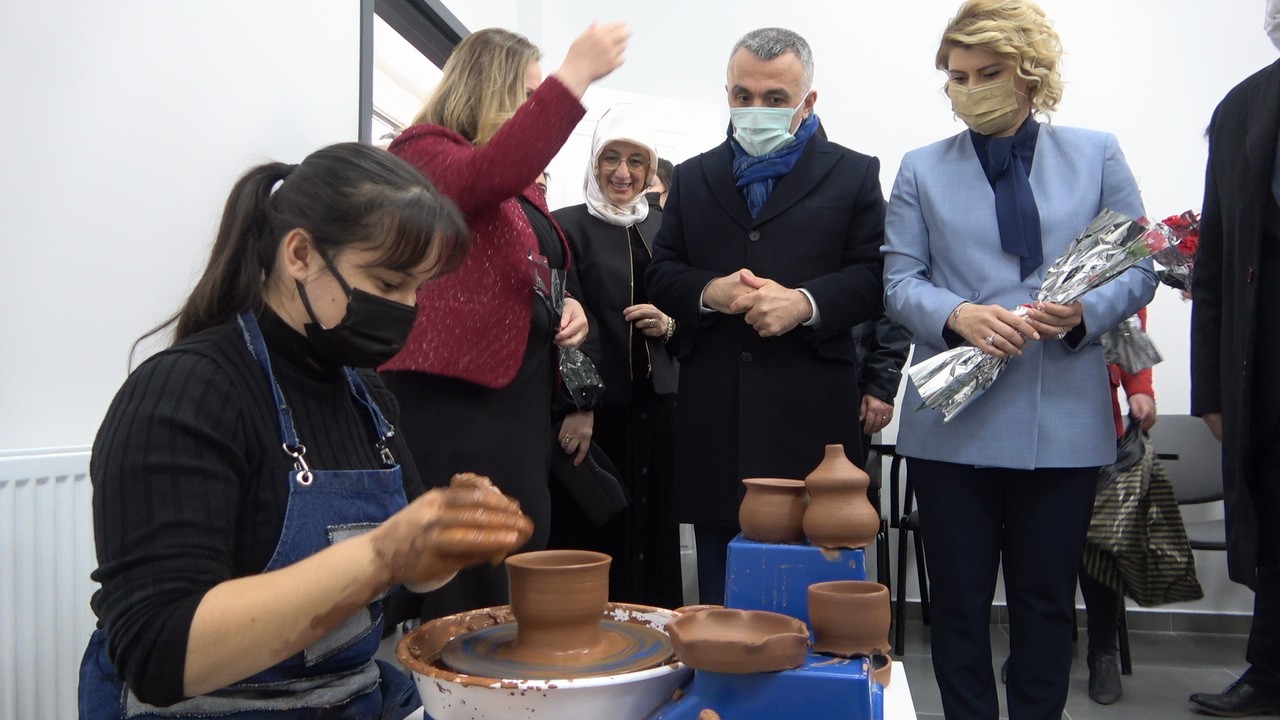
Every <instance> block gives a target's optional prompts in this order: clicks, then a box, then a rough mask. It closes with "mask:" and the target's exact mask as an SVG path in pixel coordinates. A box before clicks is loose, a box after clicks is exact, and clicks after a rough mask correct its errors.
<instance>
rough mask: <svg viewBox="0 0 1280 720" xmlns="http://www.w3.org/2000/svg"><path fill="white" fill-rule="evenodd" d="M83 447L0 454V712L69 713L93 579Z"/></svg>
mask: <svg viewBox="0 0 1280 720" xmlns="http://www.w3.org/2000/svg"><path fill="white" fill-rule="evenodd" d="M92 499H93V491H92V488H91V487H90V484H89V451H88V450H87V449H80V448H73V449H66V450H55V451H48V452H45V451H18V452H4V453H0V718H15V719H16V718H32V719H34V720H46V719H48V720H63V719H64V718H75V717H76V716H77V708H76V686H77V679H78V674H79V668H80V656H81V654H82V653H83V652H84V647H85V643H86V642H87V641H88V639H89V634H90V633H91V632H93V627H94V622H95V621H94V616H93V611H92V610H90V609H89V597H90V596H91V595H92V594H93V591H94V589H95V588H96V584H95V583H93V582H91V581H90V580H89V573H91V572H92V571H93V569H94V568H95V567H97V561H96V558H95V554H94V546H93V512H92Z"/></svg>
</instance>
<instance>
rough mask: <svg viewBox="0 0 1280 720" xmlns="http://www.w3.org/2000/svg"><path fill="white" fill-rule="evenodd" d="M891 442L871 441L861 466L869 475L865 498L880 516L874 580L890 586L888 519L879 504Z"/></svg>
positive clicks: (891, 449) (891, 448)
mask: <svg viewBox="0 0 1280 720" xmlns="http://www.w3.org/2000/svg"><path fill="white" fill-rule="evenodd" d="M893 452H894V446H893V445H892V444H882V443H871V444H870V445H868V446H867V460H866V467H865V468H863V469H864V470H866V471H867V474H868V475H870V476H871V482H870V483H869V484H868V485H867V498H868V499H869V500H870V501H871V505H872V507H874V508H875V509H876V514H877V515H879V516H880V529H879V531H877V532H876V582H878V583H880V584H881V585H884V586H885V587H891V585H890V583H891V580H890V575H891V573H890V572H889V521H888V520H886V519H885V516H884V509H883V506H882V505H881V504H880V491H881V487H882V485H883V479H882V477H883V475H884V458H885V457H886V456H892V455H893Z"/></svg>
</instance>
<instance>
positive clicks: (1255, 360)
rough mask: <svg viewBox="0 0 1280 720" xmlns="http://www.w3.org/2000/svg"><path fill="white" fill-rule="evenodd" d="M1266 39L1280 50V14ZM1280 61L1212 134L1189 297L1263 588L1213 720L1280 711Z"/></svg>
mask: <svg viewBox="0 0 1280 720" xmlns="http://www.w3.org/2000/svg"><path fill="white" fill-rule="evenodd" d="M1278 4H1280V3H1276V2H1270V3H1268V7H1267V29H1268V34H1269V35H1271V36H1272V42H1275V43H1276V45H1277V47H1280V42H1278V40H1280V27H1278V25H1280V22H1277V21H1278V20H1280V18H1278V16H1280V11H1278V8H1277V5H1278ZM1278 135H1280V61H1277V62H1275V63H1273V64H1271V65H1270V66H1269V67H1266V68H1264V69H1263V70H1260V71H1258V72H1257V73H1254V74H1253V75H1251V76H1249V77H1248V78H1246V79H1245V80H1244V81H1243V82H1241V83H1240V84H1239V85H1237V86H1235V88H1233V89H1232V90H1231V91H1230V92H1229V93H1227V96H1226V97H1225V98H1224V99H1223V100H1222V102H1221V103H1220V104H1219V105H1218V107H1217V109H1216V110H1215V111H1214V113H1213V120H1212V121H1211V122H1210V124H1209V162H1208V168H1207V170H1206V171H1205V188H1204V207H1203V214H1202V215H1201V218H1200V243H1199V246H1198V248H1197V252H1196V265H1195V273H1194V274H1193V275H1192V284H1191V292H1192V296H1193V297H1194V301H1193V302H1192V304H1191V413H1192V414H1193V415H1198V416H1200V417H1202V418H1204V421H1205V423H1206V424H1207V425H1208V426H1209V429H1210V430H1212V431H1213V434H1214V436H1215V437H1217V438H1218V439H1219V440H1221V441H1222V479H1223V485H1224V490H1225V492H1226V520H1227V572H1228V575H1229V576H1230V577H1231V579H1232V580H1234V581H1235V582H1238V583H1242V584H1244V585H1247V586H1249V587H1250V588H1252V589H1253V591H1254V593H1255V595H1254V606H1253V624H1252V627H1251V628H1250V630H1249V643H1248V646H1247V648H1246V650H1245V659H1246V660H1248V661H1249V669H1248V670H1246V671H1245V673H1244V674H1243V675H1241V676H1240V678H1239V679H1238V680H1236V681H1235V682H1234V683H1232V684H1231V685H1230V686H1228V687H1227V689H1226V690H1224V691H1223V692H1221V693H1195V694H1194V695H1192V696H1191V703H1192V704H1193V705H1195V706H1196V707H1197V708H1199V709H1200V710H1203V711H1205V712H1208V713H1211V714H1214V715H1229V716H1241V715H1258V714H1272V713H1277V712H1280V530H1277V528H1280V465H1277V464H1276V463H1275V460H1274V458H1273V457H1272V456H1271V454H1270V450H1271V449H1273V448H1275V447H1276V445H1277V443H1280V372H1278V371H1280V335H1278V334H1277V333H1276V332H1275V328H1276V327H1278V326H1280V283H1277V280H1278V279H1280V204H1278V203H1280V174H1278V173H1280V163H1277V162H1276V156H1277V153H1278V152H1280V149H1278V148H1277V142H1276V141H1277V136H1278Z"/></svg>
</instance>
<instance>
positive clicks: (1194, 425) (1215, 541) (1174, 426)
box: [1150, 415, 1227, 552]
mask: <svg viewBox="0 0 1280 720" xmlns="http://www.w3.org/2000/svg"><path fill="white" fill-rule="evenodd" d="M1150 436H1151V442H1152V444H1153V445H1154V446H1155V450H1156V457H1157V458H1158V459H1159V460H1160V464H1161V465H1163V466H1164V471H1165V474H1166V475H1168V476H1169V483H1170V484H1171V485H1173V496H1174V497H1175V498H1176V499H1177V500H1178V504H1179V505H1186V506H1190V505H1205V504H1208V503H1216V502H1221V501H1222V496H1223V491H1222V443H1220V442H1218V439H1217V438H1215V437H1214V436H1213V433H1211V432H1209V426H1208V425H1205V424H1204V421H1203V420H1201V419H1200V418H1198V417H1194V416H1192V415H1161V416H1160V417H1159V418H1158V419H1157V420H1156V424H1155V426H1154V427H1152V428H1151V433H1150ZM1184 524H1185V525H1186V528H1187V540H1188V541H1190V543H1191V549H1192V550H1216V551H1219V552H1226V550H1227V526H1226V521H1225V520H1222V519H1218V520H1200V521H1196V522H1189V523H1184Z"/></svg>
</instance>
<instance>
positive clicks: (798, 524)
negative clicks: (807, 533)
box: [738, 478, 808, 543]
mask: <svg viewBox="0 0 1280 720" xmlns="http://www.w3.org/2000/svg"><path fill="white" fill-rule="evenodd" d="M742 484H743V485H746V486H747V494H746V495H745V496H743V498H742V504H741V505H739V506H738V525H739V526H740V527H741V528H742V536H743V537H745V538H747V539H748V540H755V541H756V542H765V543H787V542H799V541H801V540H803V539H804V526H803V522H804V508H805V503H806V502H807V501H808V498H807V496H806V495H805V488H804V481H803V480H784V479H782V478H747V479H745V480H743V481H742Z"/></svg>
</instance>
